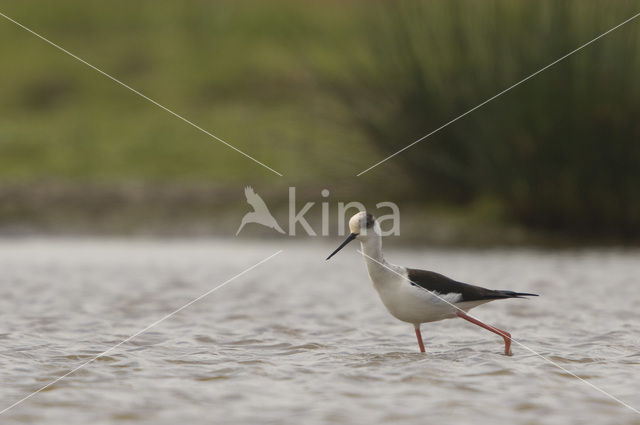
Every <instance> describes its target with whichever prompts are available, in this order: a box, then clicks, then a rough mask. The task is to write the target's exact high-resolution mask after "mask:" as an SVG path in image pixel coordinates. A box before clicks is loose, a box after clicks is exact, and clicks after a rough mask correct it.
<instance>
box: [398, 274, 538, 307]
mask: <svg viewBox="0 0 640 425" xmlns="http://www.w3.org/2000/svg"><path fill="white" fill-rule="evenodd" d="M407 272H408V274H409V280H411V283H412V284H413V285H415V286H419V287H421V288H424V289H426V290H427V291H432V292H437V293H438V294H441V295H446V294H451V293H455V294H461V295H462V298H461V299H460V301H458V302H463V301H480V300H497V299H501V298H521V297H523V296H533V297H537V296H538V295H537V294H527V293H524V292H513V291H503V290H493V289H487V288H483V287H481V286H475V285H469V284H468V283H462V282H457V281H455V280H453V279H450V278H448V277H446V276H443V275H441V274H439V273H435V272H430V271H427V270H419V269H407Z"/></svg>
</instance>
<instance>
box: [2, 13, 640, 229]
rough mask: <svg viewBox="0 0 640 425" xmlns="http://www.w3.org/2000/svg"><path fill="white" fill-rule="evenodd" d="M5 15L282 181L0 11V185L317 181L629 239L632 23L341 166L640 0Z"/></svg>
mask: <svg viewBox="0 0 640 425" xmlns="http://www.w3.org/2000/svg"><path fill="white" fill-rule="evenodd" d="M0 10H2V12H3V13H5V14H7V15H9V16H11V17H13V18H15V19H16V20H18V21H20V22H22V23H23V24H25V25H26V26H28V27H30V28H32V29H34V30H35V31H37V32H39V33H41V34H43V35H44V36H46V37H48V38H50V39H51V40H52V41H55V42H56V43H58V44H60V45H61V46H63V47H65V48H66V49H68V50H70V51H71V52H73V53H75V54H77V55H78V56H80V57H82V58H84V59H86V60H87V61H88V62H90V63H92V64H94V65H95V66H97V67H99V68H101V69H103V70H104V71H106V72H108V73H110V74H112V75H114V76H115V77H116V78H119V79H121V80H122V81H123V82H125V83H126V84H129V85H131V86H132V87H134V88H136V89H138V90H140V91H141V92H143V93H144V94H146V95H148V96H150V97H152V98H153V99H155V100H157V101H158V102H160V103H161V104H163V105H166V106H167V107H169V108H171V109H173V110H175V111H176V112H178V113H179V114H182V115H183V116H185V117H186V118H188V119H189V120H191V121H193V122H195V123H197V124H198V125H200V126H202V127H203V128H205V129H206V130H209V131H211V132H212V133H214V134H216V135H217V136H219V137H221V138H223V139H224V140H226V141H228V142H229V143H231V144H233V145H234V146H236V147H238V148H239V149H241V150H243V151H245V152H247V153H249V154H250V155H252V156H254V157H255V158H256V159H258V160H260V161H262V162H264V163H266V164H267V165H269V166H270V167H272V168H274V169H276V170H278V171H280V172H282V173H283V174H284V175H285V176H284V177H283V178H281V177H278V176H276V175H274V174H272V173H270V172H269V171H267V170H265V169H263V168H262V167H260V166H259V165H257V164H255V163H253V162H251V161H249V160H247V159H246V158H244V157H243V156H241V155H239V154H238V153H236V152H234V151H233V150H231V149H229V148H227V147H225V146H223V145H222V144H220V143H219V142H217V141H215V140H213V139H211V138H209V137H208V136H206V135H204V134H202V133H201V132H199V131H198V130H196V129H194V128H192V127H190V126H189V125H187V124H186V123H184V122H182V121H180V120H179V119H177V118H175V117H173V116H171V115H170V114H168V113H167V112H166V111H163V110H161V109H159V108H158V107H156V106H154V105H152V104H151V103H149V102H147V101H146V100H144V99H141V98H140V97H137V96H136V95H134V94H133V93H131V92H129V91H128V90H126V89H125V88H123V87H121V86H118V85H117V84H115V83H114V82H113V81H110V80H109V79H107V78H105V77H104V76H102V75H100V74H98V73H96V72H95V71H93V70H91V69H89V68H88V67H86V66H85V65H83V64H81V63H79V62H78V61H76V60H74V59H72V58H71V57H69V56H67V55H64V54H62V53H61V52H60V51H58V50H56V49H55V48H53V47H52V46H50V45H48V44H46V43H44V42H43V41H42V40H39V39H38V38H37V37H35V36H33V35H32V34H29V33H28V32H26V31H24V30H22V29H20V28H18V27H16V26H15V25H14V24H12V23H10V22H8V21H6V20H4V19H0V54H1V55H2V66H1V67H0V79H1V80H0V191H1V190H2V188H9V189H7V190H8V192H6V193H13V192H11V191H12V190H14V189H12V188H20V190H21V191H30V190H33V191H37V190H38V188H43V187H44V188H47V187H49V186H48V185H53V186H55V185H69V186H77V187H80V188H82V187H86V188H87V190H94V189H93V188H96V187H120V186H121V185H126V184H130V183H134V184H139V185H141V187H147V188H149V187H151V188H153V187H156V186H157V187H161V186H162V187H175V186H176V185H177V186H182V187H185V188H186V187H202V186H203V185H204V186H207V187H216V188H228V187H233V188H238V189H239V188H241V187H242V186H243V185H246V184H252V185H257V186H258V187H260V186H261V187H262V188H264V189H263V190H266V188H272V190H274V191H276V192H278V193H280V192H282V193H285V192H286V191H284V190H283V188H285V187H286V186H288V185H296V186H299V187H301V188H306V189H304V190H307V191H308V192H309V193H314V194H315V193H317V192H319V189H320V188H324V187H326V188H329V189H331V190H332V194H333V195H335V196H336V197H337V198H340V199H345V200H353V199H365V200H381V199H385V200H394V201H397V202H404V203H405V204H414V205H412V207H417V208H422V209H424V208H431V207H432V206H434V205H436V206H442V205H443V204H444V206H445V207H444V208H445V210H446V209H447V208H451V207H453V208H458V209H459V211H463V212H464V211H467V210H468V211H477V210H478V208H480V207H477V206H478V205H480V206H482V205H491V206H492V207H491V208H490V210H491V211H492V215H493V216H494V217H499V218H502V219H506V220H511V221H514V222H517V223H522V224H524V225H527V226H532V227H533V228H544V229H546V230H551V231H554V232H555V231H557V232H560V233H566V232H573V233H583V234H584V233H594V234H595V233H598V234H602V235H615V236H619V237H622V238H628V237H635V236H638V235H639V234H640V201H639V200H638V199H639V198H638V196H637V195H636V194H635V193H636V188H637V187H638V186H640V174H639V173H640V171H639V170H640V167H638V166H637V164H638V163H640V151H639V149H640V148H639V147H640V127H639V125H640V124H639V123H640V121H639V120H638V119H637V117H638V116H640V80H638V78H637V75H640V55H638V54H637V52H638V51H640V50H639V49H638V48H639V47H640V45H639V44H640V20H638V21H636V22H632V23H629V24H628V25H627V26H625V27H623V28H621V29H620V30H618V31H616V32H614V33H612V34H610V35H608V36H606V37H605V38H603V39H602V40H599V41H598V42H596V43H594V44H593V45H591V46H589V47H587V48H585V49H584V51H581V52H579V53H577V54H576V55H574V56H572V57H571V58H569V59H567V60H566V61H564V62H562V63H560V64H558V65H556V66H554V67H553V68H551V69H549V70H547V71H545V72H544V73H542V74H540V75H539V76H536V77H535V78H533V79H531V80H530V81H528V82H526V83H525V84H523V85H522V86H520V87H517V88H516V89H514V90H513V91H511V92H509V93H507V94H505V95H504V96H502V97H500V98H499V99H497V100H496V101H494V102H492V103H491V104H488V105H486V106H485V107H483V108H482V109H480V110H478V111H475V112H474V113H472V114H470V115H469V116H467V117H465V118H463V119H461V120H460V121H458V122H456V123H455V124H454V125H452V126H451V127H449V128H447V129H445V130H443V131H442V132H440V133H438V134H436V135H434V136H433V137H432V138H431V139H430V140H428V141H425V142H423V143H422V144H420V145H417V146H415V147H414V148H412V149H411V150H409V151H407V152H405V153H403V154H401V155H398V156H397V157H396V158H394V159H393V160H391V161H389V162H387V163H385V164H384V165H382V166H380V167H378V168H376V169H374V170H372V171H371V172H369V173H367V174H366V175H364V176H363V177H358V178H356V177H355V174H356V173H358V172H359V171H362V170H364V169H365V168H367V167H369V166H370V165H372V164H374V163H375V162H377V161H378V160H380V159H382V158H384V157H385V156H386V155H388V154H391V153H393V152H394V151H396V150H397V149H399V148H401V147H403V146H406V145H407V144H408V143H410V142H411V141H413V140H415V139H417V138H418V137H421V136H423V135H425V134H426V133H428V132H429V131H431V130H433V129H435V128H437V127H439V126H440V125H442V124H443V123H445V122H447V121H449V120H450V119H452V118H454V117H456V116H457V115H459V114H460V113H462V112H464V111H466V110H468V109H470V108H472V107H474V106H475V105H477V104H478V103H480V102H482V101H484V100H485V99H487V98H489V97H490V96H492V95H494V94H495V93H497V92H499V91H500V90H503V89H504V88H506V87H508V86H509V85H510V84H513V83H514V82H516V81H518V80H519V79H521V78H523V77H524V76H526V75H528V74H530V73H531V72H533V71H535V70H537V69H539V68H541V67H542V66H544V65H546V64H548V63H550V62H551V61H553V60H555V59H557V58H558V57H560V56H562V55H563V54H565V53H567V52H568V51H570V50H572V49H574V48H575V47H577V46H578V45H580V44H582V43H584V42H586V41H588V40H590V39H591V38H593V37H594V36H595V35H597V34H600V33H601V32H603V31H605V30H607V29H609V28H611V27H612V26H614V25H616V24H617V23H619V22H621V21H623V20H624V19H626V18H628V17H630V16H631V15H633V14H634V13H637V12H638V11H640V2H639V1H619V2H609V1H603V0H599V1H594V2H581V1H577V0H574V1H564V0H562V1H556V0H554V1H551V0H545V1H539V2H526V1H506V0H501V1H488V2H476V1H470V0H455V1H449V0H447V1H444V0H437V1H410V2H402V3H396V2H386V1H374V2H370V1H349V2H337V1H329V2H304V3H303V2H295V1H292V0H291V1H286V0H282V1H275V2H259V1H249V2H233V1H216V2H206V1H200V0H188V1H184V2H170V1H154V2H131V1H122V0H116V1H112V2H108V3H106V4H105V3H103V2H97V1H80V0H73V1H72V0H61V1H57V2H55V4H54V3H48V2H42V1H34V0H25V1H21V2H4V3H3V4H2V6H1V7H0ZM81 192H82V190H79V191H76V189H73V190H71V192H70V193H81ZM0 198H1V197H0ZM27 198H28V197H27ZM1 199H8V201H7V202H12V201H11V199H10V198H1ZM36 204H37V203H36ZM29 205H31V204H29ZM34 205H35V204H34ZM74 205H75V204H74ZM81 205H82V203H79V204H78V207H79V208H81ZM207 205H208V204H207ZM214 207H215V206H213V207H211V208H214ZM29 208H33V207H29ZM27 209H28V208H27ZM6 210H11V211H20V208H17V207H16V208H13V207H12V208H8V207H7V206H3V207H2V208H0V211H6ZM480 210H483V208H480ZM483 211H484V210H483ZM42 214H46V212H43V213H42ZM482 214H485V213H484V212H483V213H482ZM482 214H481V215H482ZM9 216H11V217H13V218H15V214H13V215H11V214H9V215H4V216H3V217H9ZM11 217H9V218H7V220H9V219H13V218H11Z"/></svg>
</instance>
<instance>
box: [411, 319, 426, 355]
mask: <svg viewBox="0 0 640 425" xmlns="http://www.w3.org/2000/svg"><path fill="white" fill-rule="evenodd" d="M413 326H414V328H416V338H418V345H419V346H420V352H421V353H424V344H423V343H422V334H421V333H420V325H413Z"/></svg>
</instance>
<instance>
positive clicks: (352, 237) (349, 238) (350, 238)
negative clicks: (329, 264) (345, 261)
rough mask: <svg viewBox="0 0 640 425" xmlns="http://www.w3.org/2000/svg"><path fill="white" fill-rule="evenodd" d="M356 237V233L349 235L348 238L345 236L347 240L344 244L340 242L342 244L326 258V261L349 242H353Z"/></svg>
mask: <svg viewBox="0 0 640 425" xmlns="http://www.w3.org/2000/svg"><path fill="white" fill-rule="evenodd" d="M356 236H358V234H357V233H351V234H350V235H349V236H347V239H346V240H345V241H344V242H342V244H341V245H340V246H339V247H338V248H337V249H336V250H335V251H333V252H332V253H331V255H330V256H328V257H327V260H328V259H329V258H331V257H333V256H334V255H336V253H337V252H338V251H340V250H341V249H342V248H344V247H345V245H346V244H348V243H349V242H351V241H352V240H354V239H355V238H356ZM325 261H326V260H325Z"/></svg>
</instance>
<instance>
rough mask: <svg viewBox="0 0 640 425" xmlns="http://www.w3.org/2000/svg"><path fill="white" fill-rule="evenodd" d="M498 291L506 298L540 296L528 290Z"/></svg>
mask: <svg viewBox="0 0 640 425" xmlns="http://www.w3.org/2000/svg"><path fill="white" fill-rule="evenodd" d="M496 292H498V293H499V294H500V295H503V296H504V298H524V297H537V296H539V295H538V294H529V293H527V292H513V291H505V290H499V291H496Z"/></svg>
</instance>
